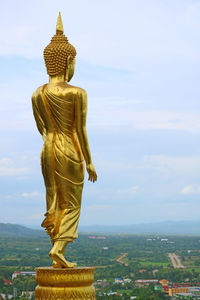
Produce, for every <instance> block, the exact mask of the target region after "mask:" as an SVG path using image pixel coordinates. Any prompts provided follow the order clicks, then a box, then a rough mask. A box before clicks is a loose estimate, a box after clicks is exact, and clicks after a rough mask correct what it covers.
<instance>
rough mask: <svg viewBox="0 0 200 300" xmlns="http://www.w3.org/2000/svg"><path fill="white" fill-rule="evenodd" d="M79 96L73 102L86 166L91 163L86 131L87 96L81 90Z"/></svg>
mask: <svg viewBox="0 0 200 300" xmlns="http://www.w3.org/2000/svg"><path fill="white" fill-rule="evenodd" d="M79 95H80V97H78V99H76V102H75V122H76V131H77V135H78V139H79V143H80V146H81V150H82V153H83V156H84V159H85V162H86V164H87V165H88V164H91V163H92V158H91V153H90V147H89V143H88V137H87V131H86V117H87V94H86V92H85V91H84V90H81V92H80V94H79Z"/></svg>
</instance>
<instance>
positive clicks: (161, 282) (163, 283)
mask: <svg viewBox="0 0 200 300" xmlns="http://www.w3.org/2000/svg"><path fill="white" fill-rule="evenodd" d="M159 283H160V284H161V285H162V287H167V286H168V285H169V281H168V280H167V279H161V280H160V281H159Z"/></svg>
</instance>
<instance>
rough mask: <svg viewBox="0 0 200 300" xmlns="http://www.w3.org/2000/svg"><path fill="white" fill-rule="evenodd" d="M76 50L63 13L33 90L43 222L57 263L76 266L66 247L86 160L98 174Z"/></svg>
mask: <svg viewBox="0 0 200 300" xmlns="http://www.w3.org/2000/svg"><path fill="white" fill-rule="evenodd" d="M75 56H76V50H75V48H74V47H73V46H72V45H71V44H70V43H69V42H68V39H67V38H66V37H65V35H64V34H63V25H62V20H61V15H60V13H59V16H58V22H57V28H56V34H55V35H54V36H53V38H52V39H51V42H50V44H49V45H48V46H47V47H46V48H45V49H44V60H45V64H46V68H47V73H48V75H49V83H48V84H45V85H43V86H41V87H39V88H38V89H37V90H36V91H35V92H34V93H33V96H32V105H33V113H34V117H35V121H36V125H37V128H38V130H39V132H40V134H41V135H42V137H43V139H44V145H43V149H42V153H41V166H42V174H43V177H44V182H45V186H46V207H47V211H46V213H45V219H44V221H43V222H42V225H41V226H42V227H44V228H45V230H46V232H47V234H49V236H50V238H51V241H52V244H53V247H52V249H51V251H50V253H49V256H50V257H51V258H52V260H53V267H55V268H71V267H75V266H76V264H75V263H71V262H69V261H67V260H66V259H65V255H64V253H65V248H66V246H67V244H68V243H69V242H73V240H74V239H76V238H77V227H78V222H79V217H80V209H81V197H82V189H83V183H84V160H85V162H86V168H87V172H88V174H89V178H88V180H90V181H92V182H95V181H96V180H97V174H96V171H95V168H94V166H93V164H92V158H91V154H90V148H89V144H88V137H87V131H86V114H87V94H86V92H85V91H84V90H83V89H81V88H79V87H75V86H72V85H69V84H68V82H69V81H70V80H71V78H72V77H73V74H74V66H75Z"/></svg>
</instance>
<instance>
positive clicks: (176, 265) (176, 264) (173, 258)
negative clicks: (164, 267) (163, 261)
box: [169, 253, 185, 269]
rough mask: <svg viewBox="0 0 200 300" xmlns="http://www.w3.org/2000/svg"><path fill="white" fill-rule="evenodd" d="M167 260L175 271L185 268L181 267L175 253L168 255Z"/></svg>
mask: <svg viewBox="0 0 200 300" xmlns="http://www.w3.org/2000/svg"><path fill="white" fill-rule="evenodd" d="M169 258H170V260H171V263H172V265H173V267H174V268H175V269H178V268H180V269H183V268H185V267H184V265H182V263H181V261H180V258H179V257H178V256H177V255H176V254H175V253H169Z"/></svg>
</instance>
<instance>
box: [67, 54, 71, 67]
mask: <svg viewBox="0 0 200 300" xmlns="http://www.w3.org/2000/svg"><path fill="white" fill-rule="evenodd" d="M70 61H72V56H71V55H69V56H68V57H67V66H69V65H70Z"/></svg>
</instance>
